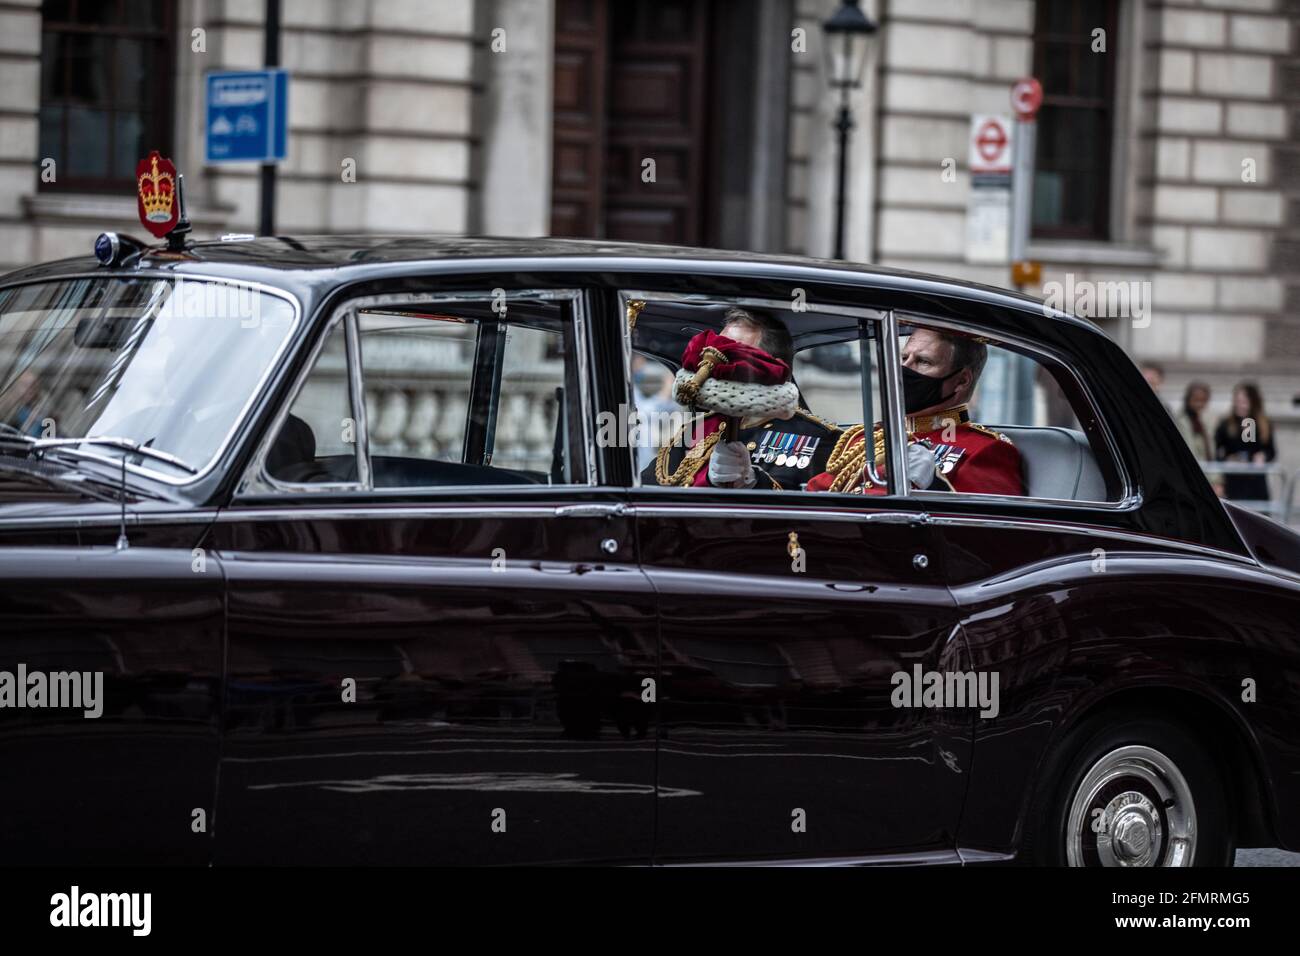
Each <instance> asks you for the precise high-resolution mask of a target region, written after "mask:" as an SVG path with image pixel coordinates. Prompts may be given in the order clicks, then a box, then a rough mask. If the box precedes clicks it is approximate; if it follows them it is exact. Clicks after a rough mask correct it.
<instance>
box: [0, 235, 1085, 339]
mask: <svg viewBox="0 0 1300 956" xmlns="http://www.w3.org/2000/svg"><path fill="white" fill-rule="evenodd" d="M471 262H476V263H480V262H481V263H484V264H486V265H488V266H489V267H491V268H493V269H500V268H501V267H502V266H504V265H507V264H508V263H512V262H517V263H519V265H520V266H521V267H523V266H526V267H528V268H530V269H546V270H556V271H566V270H570V269H572V270H586V269H591V270H597V269H598V270H602V271H623V270H625V269H626V270H628V271H653V270H654V269H656V268H659V269H663V268H665V267H666V268H667V269H669V270H670V271H677V270H689V271H692V272H701V273H704V272H708V271H711V270H717V271H723V272H727V273H731V274H733V275H738V274H744V273H746V272H754V273H761V274H763V275H765V276H768V277H775V276H778V275H779V274H780V273H781V272H789V271H796V270H797V271H802V272H807V271H809V270H812V271H815V272H817V273H821V274H822V278H824V279H825V280H827V281H836V280H837V279H839V280H844V279H850V280H856V281H859V282H865V283H866V284H872V285H883V286H890V287H893V288H897V289H906V288H914V289H922V290H924V291H927V292H931V293H935V294H946V295H950V296H956V297H959V298H965V299H975V300H980V301H984V302H988V303H990V304H999V305H1003V306H1010V307H1012V308H1017V309H1021V310H1024V309H1033V310H1034V311H1035V312H1038V313H1039V314H1040V315H1042V316H1043V317H1044V318H1049V319H1055V320H1057V321H1062V322H1066V323H1069V324H1072V325H1076V326H1080V327H1085V328H1087V329H1089V330H1091V331H1094V332H1097V333H1098V334H1104V333H1102V332H1101V330H1100V329H1099V328H1098V327H1097V326H1096V325H1095V324H1093V323H1092V322H1091V321H1089V320H1087V319H1084V318H1079V317H1077V316H1074V315H1071V314H1068V313H1064V312H1059V311H1057V310H1054V309H1049V308H1047V307H1045V306H1044V304H1043V302H1042V300H1041V299H1037V298H1035V297H1033V296H1029V295H1024V294H1022V293H1019V292H1016V291H1014V290H1011V289H1005V288H999V287H996V286H988V285H982V284H980V283H977V282H969V281H966V280H963V279H954V278H950V277H946V276H938V275H931V274H926V273H920V272H912V271H907V270H903V269H894V268H889V267H886V266H878V265H872V264H867V263H857V262H845V261H840V260H831V259H816V258H811V257H806V256H794V255H782V254H773V253H756V252H746V251H739V250H732V249H703V248H695V247H690V246H671V245H657V244H653V243H636V242H616V241H613V240H604V239H559V238H549V237H544V238H532V239H521V238H507V237H491V236H409V235H404V236H403V235H329V236H264V237H259V238H244V237H240V238H237V239H233V240H205V241H195V242H189V243H187V244H186V246H185V250H184V252H179V253H178V252H170V251H168V250H167V249H166V248H165V247H164V246H162V245H158V246H152V247H149V248H148V249H147V250H146V252H145V253H144V255H143V256H142V258H141V260H140V262H139V263H138V264H133V265H132V266H131V267H130V268H129V271H130V272H136V271H141V270H146V269H150V270H152V269H163V270H167V271H175V272H181V273H194V274H202V273H204V272H207V273H209V274H213V275H217V276H220V277H224V278H235V277H237V276H239V275H241V272H240V270H247V271H246V272H244V273H243V275H245V276H247V278H249V279H253V280H260V281H265V282H274V281H275V275H276V274H277V273H278V274H281V275H284V276H285V278H288V276H287V274H288V273H292V274H293V275H294V278H295V279H296V280H297V281H298V282H300V283H303V284H305V285H310V286H315V287H317V288H319V287H321V286H326V285H329V286H334V285H341V284H344V283H346V282H351V281H356V280H359V279H364V278H369V277H375V278H381V277H384V276H388V275H399V274H409V271H410V270H409V269H403V268H402V267H418V266H420V265H431V264H435V263H436V264H441V266H442V267H443V268H444V269H445V268H446V267H447V265H449V264H455V263H464V264H465V265H467V266H468V264H469V263H471ZM101 271H103V272H104V273H105V274H108V271H107V270H104V269H102V267H101V266H100V264H99V262H98V261H97V260H96V259H95V258H94V257H93V256H89V255H87V256H78V257H75V258H71V259H62V260H58V261H54V262H49V263H42V264H39V265H34V266H29V267H27V268H25V269H20V270H17V271H16V272H11V273H9V274H8V275H6V276H3V277H0V283H5V284H7V283H11V282H29V281H35V280H42V279H56V278H58V277H60V276H63V275H75V274H83V275H84V274H86V273H91V272H94V273H98V272H101ZM121 271H128V270H121ZM258 273H263V274H258Z"/></svg>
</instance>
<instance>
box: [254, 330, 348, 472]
mask: <svg viewBox="0 0 1300 956" xmlns="http://www.w3.org/2000/svg"><path fill="white" fill-rule="evenodd" d="M356 427H357V426H356V421H355V420H354V419H353V417H352V399H351V395H350V390H349V384H348V353H347V343H346V341H345V333H344V326H343V323H342V322H336V323H335V324H334V326H333V328H332V329H330V331H329V332H328V333H327V334H326V336H325V342H324V344H323V345H322V346H321V350H320V353H319V354H318V356H317V358H316V363H315V365H314V367H313V368H312V371H311V374H310V375H309V376H307V379H306V381H305V382H304V383H303V387H302V389H301V390H300V391H299V392H298V397H297V398H296V399H294V402H293V405H292V406H291V407H290V409H289V415H288V417H286V418H285V420H284V423H283V424H282V425H281V426H280V432H279V436H278V437H277V438H276V440H275V442H274V443H273V444H272V445H271V450H270V453H269V454H268V456H267V459H266V471H267V474H269V475H270V476H271V477H272V478H274V479H275V480H276V481H279V482H282V483H285V484H317V483H323V482H346V481H355V480H356V475H357V465H356Z"/></svg>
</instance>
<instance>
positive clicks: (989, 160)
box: [970, 115, 1011, 176]
mask: <svg viewBox="0 0 1300 956" xmlns="http://www.w3.org/2000/svg"><path fill="white" fill-rule="evenodd" d="M970 171H971V174H972V175H974V176H980V175H988V174H990V173H1002V174H1005V173H1009V172H1011V123H1010V122H1009V121H1008V120H1007V118H1006V117H1005V116H980V115H976V116H973V117H971V137H970Z"/></svg>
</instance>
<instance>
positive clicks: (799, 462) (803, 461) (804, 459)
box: [758, 451, 812, 468]
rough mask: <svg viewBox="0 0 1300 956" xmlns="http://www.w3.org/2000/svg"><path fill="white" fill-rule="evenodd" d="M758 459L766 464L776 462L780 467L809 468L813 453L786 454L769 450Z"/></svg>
mask: <svg viewBox="0 0 1300 956" xmlns="http://www.w3.org/2000/svg"><path fill="white" fill-rule="evenodd" d="M758 461H761V462H762V463H763V464H765V465H770V464H772V463H773V462H776V466H777V467H778V468H783V467H785V466H787V465H789V466H790V467H791V468H807V467H808V466H809V465H810V464H812V455H794V454H786V453H785V452H780V453H779V454H778V453H777V452H775V451H769V452H767V453H766V454H763V455H760V456H759V457H758Z"/></svg>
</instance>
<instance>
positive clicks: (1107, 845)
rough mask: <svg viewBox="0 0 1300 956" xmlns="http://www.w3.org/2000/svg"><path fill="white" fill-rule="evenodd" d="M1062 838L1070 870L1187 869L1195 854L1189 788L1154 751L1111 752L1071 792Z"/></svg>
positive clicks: (1170, 763) (1193, 810) (1193, 809)
mask: <svg viewBox="0 0 1300 956" xmlns="http://www.w3.org/2000/svg"><path fill="white" fill-rule="evenodd" d="M1065 840H1066V844H1065V849H1066V858H1067V862H1068V863H1069V865H1070V866H1134V867H1137V866H1143V867H1154V866H1191V865H1192V860H1193V858H1194V857H1195V855H1196V807H1195V805H1194V804H1193V802H1192V792H1191V788H1190V787H1189V786H1188V785H1187V780H1186V779H1185V778H1184V777H1183V775H1182V773H1181V772H1180V771H1179V769H1178V767H1177V766H1176V765H1175V764H1174V762H1173V761H1172V760H1170V759H1169V758H1168V757H1166V756H1165V755H1164V754H1162V753H1160V752H1159V751H1158V750H1154V749H1152V748H1150V747H1141V746H1128V747H1120V748H1119V749H1118V750H1112V751H1111V752H1110V753H1108V754H1106V755H1105V756H1104V757H1102V758H1101V759H1100V760H1098V761H1097V762H1096V763H1095V764H1094V765H1093V766H1092V768H1091V769H1090V770H1089V771H1088V772H1087V773H1086V774H1085V775H1084V777H1083V780H1082V781H1081V782H1080V784H1079V787H1078V789H1077V790H1076V791H1075V794H1074V798H1073V800H1072V801H1071V802H1070V812H1069V816H1068V818H1067V832H1066V837H1065Z"/></svg>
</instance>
